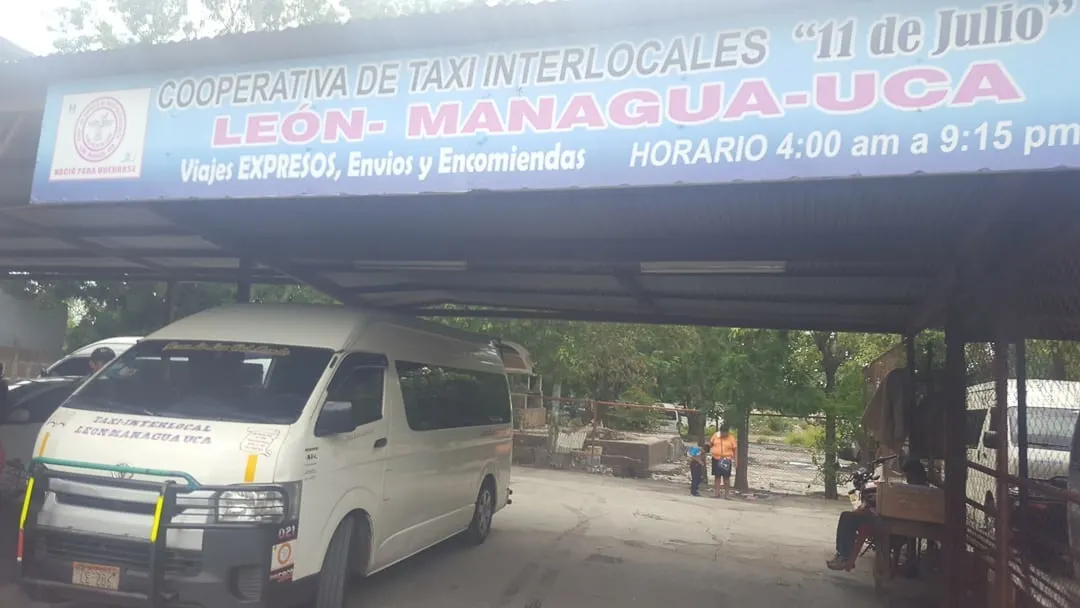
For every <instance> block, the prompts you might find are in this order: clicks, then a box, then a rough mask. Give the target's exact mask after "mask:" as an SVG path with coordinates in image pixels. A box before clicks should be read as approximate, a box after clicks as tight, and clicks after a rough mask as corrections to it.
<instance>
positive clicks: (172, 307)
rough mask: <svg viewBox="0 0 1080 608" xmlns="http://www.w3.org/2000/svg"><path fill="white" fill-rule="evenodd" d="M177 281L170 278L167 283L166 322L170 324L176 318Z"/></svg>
mask: <svg viewBox="0 0 1080 608" xmlns="http://www.w3.org/2000/svg"><path fill="white" fill-rule="evenodd" d="M176 285H177V283H176V281H174V280H170V281H169V282H168V283H166V284H165V318H164V324H165V325H168V324H169V323H172V322H173V321H174V320H175V319H176Z"/></svg>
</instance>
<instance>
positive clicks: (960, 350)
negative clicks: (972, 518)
mask: <svg viewBox="0 0 1080 608" xmlns="http://www.w3.org/2000/svg"><path fill="white" fill-rule="evenodd" d="M962 315H963V311H962V310H961V309H960V306H958V305H957V302H956V300H955V296H954V301H953V303H951V304H950V306H949V310H948V314H947V318H946V320H945V387H944V393H945V542H944V543H943V553H944V555H943V557H944V560H943V561H944V579H945V585H946V589H945V593H944V597H943V598H942V606H943V607H945V608H955V607H957V606H964V605H966V603H967V602H966V599H967V598H966V593H967V588H966V587H967V582H968V581H969V580H970V579H971V577H970V575H969V573H968V571H967V569H966V568H965V566H966V565H967V564H968V563H969V559H968V556H967V555H966V554H967V475H968V466H967V462H968V460H967V439H966V432H965V427H966V424H965V418H966V415H967V412H966V410H967V362H966V361H965V354H964V337H963V335H962V333H961V331H960V329H961V327H960V325H961V321H962Z"/></svg>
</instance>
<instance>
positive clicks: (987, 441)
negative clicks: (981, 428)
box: [982, 431, 1001, 450]
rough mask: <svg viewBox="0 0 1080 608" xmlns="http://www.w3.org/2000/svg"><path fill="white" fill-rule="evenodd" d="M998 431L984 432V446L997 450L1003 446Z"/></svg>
mask: <svg viewBox="0 0 1080 608" xmlns="http://www.w3.org/2000/svg"><path fill="white" fill-rule="evenodd" d="M999 439H1000V438H999V437H998V434H997V431H986V432H985V433H983V441H982V443H983V447H984V448H990V449H991V450H996V449H998V448H1000V447H1001V441H999Z"/></svg>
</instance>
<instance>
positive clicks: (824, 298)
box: [346, 283, 919, 306]
mask: <svg viewBox="0 0 1080 608" xmlns="http://www.w3.org/2000/svg"><path fill="white" fill-rule="evenodd" d="M346 289H347V291H348V292H349V293H351V294H355V295H377V294H390V293H406V292H424V291H445V292H450V293H454V292H458V293H470V294H473V293H481V294H498V295H526V296H531V295H535V296H556V297H582V298H628V297H634V295H633V294H629V293H623V292H613V291H607V290H582V289H559V288H557V287H555V288H532V287H499V286H497V285H431V284H420V283H398V284H394V285H374V286H371V287H353V288H346ZM642 295H644V296H645V297H647V298H648V299H650V300H654V299H661V300H694V301H706V302H717V303H723V302H740V303H741V302H751V303H768V304H826V305H838V306H839V305H852V306H914V305H915V304H917V303H918V302H919V300H918V298H898V297H885V296H873V295H869V296H860V297H854V298H848V297H838V296H831V295H828V294H814V295H810V294H806V295H791V296H774V295H756V294H752V293H749V294H705V293H678V292H657V291H643V292H642Z"/></svg>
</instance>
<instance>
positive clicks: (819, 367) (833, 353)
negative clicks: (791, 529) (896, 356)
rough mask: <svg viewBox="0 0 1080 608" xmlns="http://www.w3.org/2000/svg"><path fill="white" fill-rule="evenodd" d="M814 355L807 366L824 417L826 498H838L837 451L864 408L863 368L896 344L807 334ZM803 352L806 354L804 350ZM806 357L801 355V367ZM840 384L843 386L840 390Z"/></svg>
mask: <svg viewBox="0 0 1080 608" xmlns="http://www.w3.org/2000/svg"><path fill="white" fill-rule="evenodd" d="M809 335H810V337H811V339H812V341H813V345H814V349H815V351H816V352H815V353H813V354H810V356H809V359H810V360H812V361H813V363H812V364H811V365H810V367H812V368H814V371H815V372H816V373H817V375H818V381H817V385H818V386H819V387H820V389H821V392H822V400H821V406H822V410H823V413H824V414H825V437H824V445H823V446H821V449H822V451H823V452H824V462H823V465H822V475H823V477H824V481H825V497H826V498H830V499H835V498H837V487H836V486H837V472H838V468H839V467H838V462H837V457H836V454H837V450H838V449H839V448H840V447H841V446H842V445H844V444H845V443H847V442H850V441H851V439H852V438H851V433H852V430H853V429H854V428H855V427H856V424H855V423H856V421H857V420H859V419H860V418H861V415H862V411H863V408H864V407H865V397H864V395H865V390H860V389H863V387H864V384H865V383H864V381H863V378H862V374H861V372H862V368H863V366H865V365H867V364H868V363H869V362H870V361H872V360H873V358H874V357H876V356H878V355H879V354H881V353H882V352H884V351H886V350H888V349H889V348H891V347H892V346H893V345H895V342H896V339H895V337H892V336H882V335H871V334H850V333H838V332H823V331H817V332H810V334H809ZM804 352H809V351H808V350H807V351H804ZM806 360H807V358H806V357H805V355H804V358H803V361H804V364H805V362H806ZM841 383H846V385H845V386H844V387H843V390H841Z"/></svg>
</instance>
